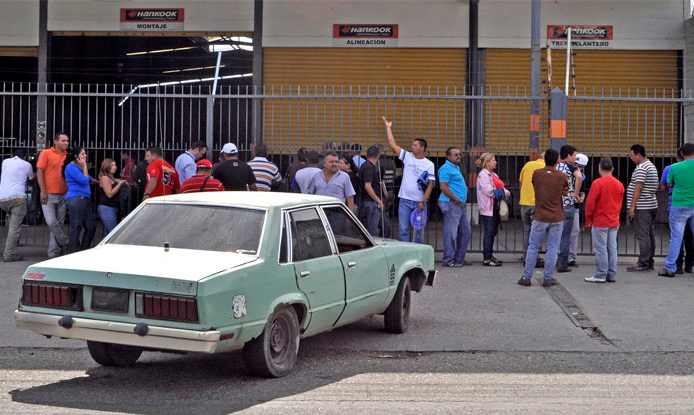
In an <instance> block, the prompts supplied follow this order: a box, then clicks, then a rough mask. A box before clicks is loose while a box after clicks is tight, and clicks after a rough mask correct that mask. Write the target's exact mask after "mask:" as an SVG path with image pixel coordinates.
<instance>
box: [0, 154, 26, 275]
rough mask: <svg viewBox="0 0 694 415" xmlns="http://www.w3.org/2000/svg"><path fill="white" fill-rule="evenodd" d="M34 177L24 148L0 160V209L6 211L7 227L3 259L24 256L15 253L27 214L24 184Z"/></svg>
mask: <svg viewBox="0 0 694 415" xmlns="http://www.w3.org/2000/svg"><path fill="white" fill-rule="evenodd" d="M33 179H34V171H33V170H32V168H31V164H29V163H28V162H27V161H26V155H25V154H24V150H21V149H18V150H15V152H14V153H13V157H12V158H8V159H6V160H4V161H3V162H2V176H0V209H2V210H3V211H4V212H5V213H7V222H8V223H9V229H8V231H7V239H6V241H5V251H4V252H3V257H2V259H3V261H5V262H13V261H21V260H23V259H24V258H23V257H21V256H18V255H17V253H16V250H17V242H19V233H20V231H21V225H22V221H23V220H24V216H26V214H27V196H26V184H27V182H28V181H31V180H33Z"/></svg>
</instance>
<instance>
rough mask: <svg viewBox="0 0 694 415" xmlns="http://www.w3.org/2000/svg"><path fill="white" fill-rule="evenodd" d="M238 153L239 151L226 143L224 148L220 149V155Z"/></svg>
mask: <svg viewBox="0 0 694 415" xmlns="http://www.w3.org/2000/svg"><path fill="white" fill-rule="evenodd" d="M238 152H239V150H238V149H237V148H236V145H234V144H232V143H226V144H224V147H222V153H226V154H236V153H238Z"/></svg>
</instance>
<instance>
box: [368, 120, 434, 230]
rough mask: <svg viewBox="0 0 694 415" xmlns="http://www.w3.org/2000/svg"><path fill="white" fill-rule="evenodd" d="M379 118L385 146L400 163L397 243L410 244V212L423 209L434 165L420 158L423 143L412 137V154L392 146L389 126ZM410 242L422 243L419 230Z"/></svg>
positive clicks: (391, 134) (423, 150)
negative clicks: (384, 131)
mask: <svg viewBox="0 0 694 415" xmlns="http://www.w3.org/2000/svg"><path fill="white" fill-rule="evenodd" d="M381 118H382V119H383V123H384V124H385V126H386V133H387V136H388V145H389V146H390V148H392V149H393V151H395V153H397V154H398V155H399V158H400V160H402V164H403V169H402V184H401V185H400V192H399V193H398V197H399V198H400V207H399V208H398V219H399V224H400V240H401V241H410V232H411V230H412V225H411V224H410V216H411V215H412V211H413V210H415V209H417V210H418V211H419V212H421V211H423V210H424V209H426V207H427V206H426V205H427V202H429V196H431V191H432V190H433V189H434V182H435V181H436V172H435V171H434V163H432V162H431V160H429V159H427V158H426V157H424V153H425V152H426V151H427V140H425V139H423V138H415V139H414V140H412V152H409V151H405V149H403V148H401V147H400V146H398V145H397V144H396V143H395V138H394V137H393V129H392V127H393V123H392V122H391V121H388V120H387V119H386V117H381ZM424 183H426V184H424ZM414 241H415V242H417V243H419V242H421V241H422V230H421V229H417V230H416V232H415V238H414Z"/></svg>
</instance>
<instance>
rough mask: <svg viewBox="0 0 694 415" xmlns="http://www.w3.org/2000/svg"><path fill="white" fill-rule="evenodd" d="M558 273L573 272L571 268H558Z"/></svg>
mask: <svg viewBox="0 0 694 415" xmlns="http://www.w3.org/2000/svg"><path fill="white" fill-rule="evenodd" d="M557 272H571V268H569V267H558V268H557Z"/></svg>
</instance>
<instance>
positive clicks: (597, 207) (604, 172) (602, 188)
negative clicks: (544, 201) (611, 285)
mask: <svg viewBox="0 0 694 415" xmlns="http://www.w3.org/2000/svg"><path fill="white" fill-rule="evenodd" d="M612 170H613V165H612V159H609V158H603V159H602V160H600V178H599V179H597V180H595V181H594V182H593V185H592V186H591V188H590V192H589V193H588V199H587V200H586V228H590V227H591V225H592V227H593V229H592V232H591V233H592V236H593V251H594V252H595V263H596V267H595V268H596V272H595V275H594V276H592V277H589V278H584V280H585V281H587V282H598V283H601V282H605V281H607V282H615V281H616V280H617V231H618V230H619V212H620V211H621V210H622V198H623V197H624V185H622V183H620V182H619V180H617V179H615V178H614V177H612Z"/></svg>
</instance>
